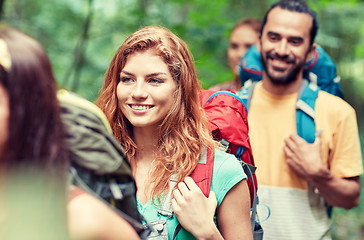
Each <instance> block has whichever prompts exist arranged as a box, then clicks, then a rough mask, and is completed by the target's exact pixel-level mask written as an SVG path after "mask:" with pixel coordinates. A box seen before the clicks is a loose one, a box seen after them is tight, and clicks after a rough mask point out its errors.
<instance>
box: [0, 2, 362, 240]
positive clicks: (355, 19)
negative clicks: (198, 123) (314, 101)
mask: <svg viewBox="0 0 364 240" xmlns="http://www.w3.org/2000/svg"><path fill="white" fill-rule="evenodd" d="M274 2H275V0H274V1H273V0H258V1H248V0H215V1H210V0H63V1H59V0H47V1H44V0H3V1H1V5H0V6H2V7H3V9H2V12H1V14H2V15H1V18H0V19H1V20H2V22H3V23H6V24H8V25H10V26H13V27H15V28H18V29H19V30H21V31H23V32H25V33H27V34H29V35H30V36H32V37H34V38H35V39H37V40H39V41H40V42H41V43H42V44H43V46H44V47H45V49H46V50H47V52H48V54H49V57H50V59H51V61H52V65H53V69H54V72H55V75H56V78H57V79H58V83H59V85H60V86H61V87H64V88H67V89H70V90H73V91H76V92H77V93H78V94H80V95H81V96H84V97H86V98H87V99H89V100H91V101H93V100H95V99H96V97H97V95H98V91H99V89H100V87H101V84H102V82H103V77H104V73H105V71H106V70H107V67H108V65H109V63H110V61H111V58H112V57H113V55H114V53H115V52H116V50H117V49H118V47H119V46H120V45H121V44H122V42H123V41H124V40H125V38H126V37H127V36H128V35H129V34H131V33H132V32H134V31H135V30H137V29H138V28H140V27H142V26H145V25H152V24H153V25H162V26H165V27H167V28H170V29H171V30H172V31H173V32H174V33H176V34H177V35H179V36H180V37H181V38H182V39H183V40H185V41H186V43H187V44H188V46H189V47H190V49H191V52H192V53H193V56H194V58H195V61H196V66H197V71H198V74H199V78H200V80H201V83H202V85H203V87H204V88H207V87H209V86H210V85H213V84H216V83H218V82H223V81H227V80H230V79H231V78H232V73H231V72H230V70H229V67H228V64H227V57H226V49H227V46H228V37H229V33H230V30H231V29H232V27H233V26H234V24H235V23H236V22H237V21H238V20H240V19H241V18H246V17H257V18H261V17H263V14H264V13H265V11H266V10H267V9H268V8H269V6H270V4H272V3H274ZM307 2H308V3H309V5H310V6H311V7H312V8H313V9H315V10H316V11H317V13H318V19H319V23H320V29H319V34H318V37H317V42H318V44H320V45H321V46H323V47H324V48H325V50H326V51H327V52H328V53H329V54H330V55H331V56H332V58H333V59H334V61H335V62H336V63H337V70H338V74H339V75H341V77H342V86H343V90H344V94H345V98H346V100H347V101H348V102H349V103H350V104H351V105H352V106H354V108H355V109H356V110H357V114H358V120H359V129H360V132H361V133H362V135H363V136H364V129H363V128H364V111H361V109H364V101H363V96H364V86H363V81H364V17H363V14H362V12H364V1H362V0H307ZM88 20H89V25H88V28H87V31H85V30H86V27H87V26H86V25H87V24H86V23H87V21H88ZM362 139H364V138H362ZM363 206H364V204H363V203H362V204H361V206H359V207H358V208H356V209H354V210H350V211H344V210H338V211H335V212H337V214H338V215H337V216H336V217H335V218H334V219H335V221H336V226H337V228H335V229H336V231H335V234H337V236H340V237H339V238H337V239H350V238H345V237H342V234H344V233H343V232H345V231H344V230H345V229H348V228H347V227H342V226H341V225H343V226H346V225H345V224H349V225H350V226H351V225H353V226H352V227H354V228H355V230H353V231H355V232H356V233H355V234H357V233H358V231H362V230H361V229H362V228H363V226H364V219H363V218H362V217H361V218H355V217H354V220H349V219H352V216H359V214H360V212H362V210H363V209H362V208H363ZM357 210H360V211H357ZM358 212H359V213H358ZM340 217H342V218H340ZM347 218H348V219H347ZM355 219H356V220H355ZM354 225H355V226H354ZM348 234H353V233H352V232H348ZM353 236H354V235H353ZM351 239H354V238H351Z"/></svg>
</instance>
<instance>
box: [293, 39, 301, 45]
mask: <svg viewBox="0 0 364 240" xmlns="http://www.w3.org/2000/svg"><path fill="white" fill-rule="evenodd" d="M291 43H292V44H293V45H296V46H297V45H300V44H301V43H302V41H300V40H291Z"/></svg>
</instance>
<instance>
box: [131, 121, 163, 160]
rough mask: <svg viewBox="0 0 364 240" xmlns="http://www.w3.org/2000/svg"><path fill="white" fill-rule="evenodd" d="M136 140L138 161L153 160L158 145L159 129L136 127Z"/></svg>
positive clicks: (134, 131)
mask: <svg viewBox="0 0 364 240" xmlns="http://www.w3.org/2000/svg"><path fill="white" fill-rule="evenodd" d="M133 133H134V141H135V143H136V145H137V151H136V159H135V160H136V161H137V162H138V161H145V160H148V161H153V159H154V157H155V152H156V149H157V145H158V138H159V131H158V130H157V129H155V128H153V129H151V128H134V130H133Z"/></svg>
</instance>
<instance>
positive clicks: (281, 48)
mask: <svg viewBox="0 0 364 240" xmlns="http://www.w3.org/2000/svg"><path fill="white" fill-rule="evenodd" d="M288 47H289V46H288V42H287V41H286V40H281V41H279V42H277V44H276V47H275V51H276V53H277V54H278V55H279V56H281V57H284V56H288V55H289V48H288Z"/></svg>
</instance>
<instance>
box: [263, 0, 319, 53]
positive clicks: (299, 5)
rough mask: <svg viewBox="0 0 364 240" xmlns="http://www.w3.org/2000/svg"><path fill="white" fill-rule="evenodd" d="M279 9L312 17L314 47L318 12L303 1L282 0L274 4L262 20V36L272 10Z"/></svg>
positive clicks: (311, 33)
mask: <svg viewBox="0 0 364 240" xmlns="http://www.w3.org/2000/svg"><path fill="white" fill-rule="evenodd" d="M276 7H279V8H281V9H286V10H288V11H291V12H298V13H307V14H309V15H310V16H311V17H312V27H311V30H310V36H311V39H310V46H312V44H313V42H314V41H315V38H316V35H317V31H318V28H319V26H318V22H317V16H316V12H315V11H313V10H312V9H311V8H309V7H308V5H307V4H306V3H305V2H303V1H301V0H281V1H279V2H277V3H275V4H273V5H272V6H271V7H270V9H269V10H268V11H267V13H266V14H265V16H264V18H263V20H262V26H261V28H260V35H262V33H263V28H264V26H265V24H266V23H267V17H268V14H269V13H270V12H271V11H272V9H274V8H276Z"/></svg>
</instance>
